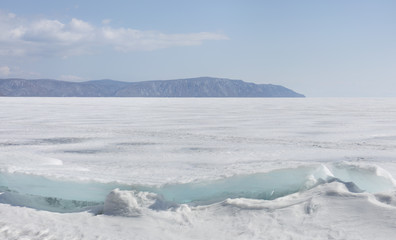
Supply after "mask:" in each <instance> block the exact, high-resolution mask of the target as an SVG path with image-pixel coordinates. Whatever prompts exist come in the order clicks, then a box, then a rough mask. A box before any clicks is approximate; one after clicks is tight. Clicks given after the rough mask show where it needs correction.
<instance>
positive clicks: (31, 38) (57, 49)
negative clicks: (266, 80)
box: [0, 11, 228, 57]
mask: <svg viewBox="0 0 396 240" xmlns="http://www.w3.org/2000/svg"><path fill="white" fill-rule="evenodd" d="M110 22H111V20H110V19H105V20H103V21H102V23H103V25H104V26H102V27H97V26H94V25H92V24H90V23H88V22H85V21H83V20H81V19H76V18H73V19H72V20H71V21H70V22H66V23H64V22H61V21H59V20H51V19H40V20H37V21H32V22H29V21H27V20H24V19H22V18H20V17H18V16H16V15H15V14H12V13H4V12H2V11H0V32H1V33H2V34H1V35H0V55H2V56H23V55H36V56H37V55H38V56H54V55H55V56H61V57H68V56H72V55H82V54H86V53H88V52H91V51H94V50H97V48H98V47H104V46H110V47H113V48H114V49H115V50H117V51H122V52H129V51H152V50H156V49H161V48H169V47H175V46H194V45H201V44H202V43H203V42H204V41H208V40H225V39H228V38H227V36H225V35H224V34H219V33H210V32H199V33H186V34H185V33H179V34H166V33H162V32H158V31H143V30H137V29H131V28H112V27H111V26H110V25H109V24H110Z"/></svg>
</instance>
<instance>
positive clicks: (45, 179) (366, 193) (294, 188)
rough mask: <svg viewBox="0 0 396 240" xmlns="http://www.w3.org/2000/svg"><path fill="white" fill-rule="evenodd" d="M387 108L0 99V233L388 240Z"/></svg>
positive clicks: (394, 104) (389, 102)
mask: <svg viewBox="0 0 396 240" xmlns="http://www.w3.org/2000/svg"><path fill="white" fill-rule="evenodd" d="M394 109H396V99H309V98H307V99H204V98H203V99H148V98H142V99H141V98H129V99H127V98H122V99H113V98H0V121H1V125H0V239H389V236H392V234H395V233H396V228H395V226H396V225H395V222H396V189H395V187H396V181H395V180H394V178H393V177H392V176H396V164H395V160H394V159H395V156H396V141H395V140H396V110H394Z"/></svg>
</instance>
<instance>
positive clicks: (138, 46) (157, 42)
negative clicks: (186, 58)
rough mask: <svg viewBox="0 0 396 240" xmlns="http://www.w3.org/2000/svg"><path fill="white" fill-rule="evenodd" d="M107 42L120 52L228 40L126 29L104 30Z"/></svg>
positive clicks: (209, 35) (204, 34)
mask: <svg viewBox="0 0 396 240" xmlns="http://www.w3.org/2000/svg"><path fill="white" fill-rule="evenodd" d="M102 33H103V36H104V38H105V40H106V41H107V42H108V43H109V44H111V45H113V46H114V47H115V48H116V49H117V50H119V51H124V52H127V51H136V50H156V49H161V48H168V47H174V46H193V45H200V44H202V43H203V41H206V40H226V39H228V38H227V37H226V36H225V35H222V34H217V33H207V32H201V33H191V34H164V33H161V32H156V31H140V30H135V29H130V28H128V29H125V28H118V29H114V28H110V27H105V28H103V29H102Z"/></svg>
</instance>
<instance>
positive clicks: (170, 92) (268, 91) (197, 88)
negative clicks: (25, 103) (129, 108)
mask: <svg viewBox="0 0 396 240" xmlns="http://www.w3.org/2000/svg"><path fill="white" fill-rule="evenodd" d="M0 96H9V97H304V95H302V94H299V93H296V92H294V91H292V90H290V89H288V88H285V87H282V86H279V85H272V84H255V83H247V82H244V81H241V80H230V79H224V78H211V77H200V78H189V79H177V80H163V81H145V82H120V81H114V80H94V81H87V82H67V81H59V80H51V79H35V80H26V79H15V78H12V79H0Z"/></svg>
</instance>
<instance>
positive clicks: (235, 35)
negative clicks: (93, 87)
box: [0, 0, 396, 97]
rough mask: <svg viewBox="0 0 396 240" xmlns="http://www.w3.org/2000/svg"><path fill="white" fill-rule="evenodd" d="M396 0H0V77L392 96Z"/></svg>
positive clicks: (316, 94)
mask: <svg viewBox="0 0 396 240" xmlns="http://www.w3.org/2000/svg"><path fill="white" fill-rule="evenodd" d="M395 13H396V1H394V0H388V1H384V0H371V1H365V0H348V1H345V0H310V1H305V0H302V1H297V0H289V1H286V0H279V1H275V0H273V1H265V0H257V1H249V0H240V1H233V0H227V1H225V0H224V1H216V0H211V1H188V0H184V1H182V0H179V1H176V0H175V1H169V0H157V1H154V0H145V1H143V0H142V1H130V0H129V1H116V0H115V1H82V0H80V1H72V0H68V1H51V0H47V1H44V0H35V1H30V0H25V1H19V0H2V1H1V2H0V32H1V35H0V78H6V77H23V78H52V79H63V80H73V81H84V80H93V79H104V78H110V79H114V80H121V81H144V80H158V79H176V78H187V77H198V76H213V77H223V78H231V79H241V80H245V81H249V82H255V83H272V84H279V85H283V86H285V87H288V88H291V89H293V90H296V91H298V92H300V93H303V94H305V95H307V96H309V97H359V96H360V97H387V96H393V97H395V96H396V14H395Z"/></svg>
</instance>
